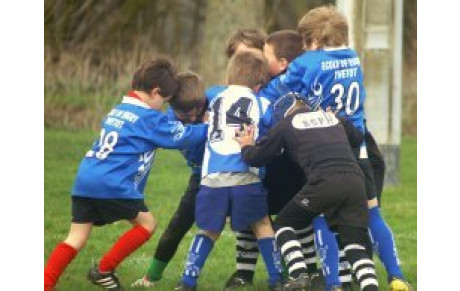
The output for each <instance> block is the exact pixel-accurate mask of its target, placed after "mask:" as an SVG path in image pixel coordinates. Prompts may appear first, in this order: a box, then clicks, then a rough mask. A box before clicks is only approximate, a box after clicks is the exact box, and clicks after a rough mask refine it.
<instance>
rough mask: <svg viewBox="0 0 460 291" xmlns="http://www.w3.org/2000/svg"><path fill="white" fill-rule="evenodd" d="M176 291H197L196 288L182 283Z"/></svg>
mask: <svg viewBox="0 0 460 291" xmlns="http://www.w3.org/2000/svg"><path fill="white" fill-rule="evenodd" d="M174 290H176V291H196V286H189V285H187V284H185V283H184V282H182V281H181V282H180V283H179V284H177V286H176V287H175V288H174Z"/></svg>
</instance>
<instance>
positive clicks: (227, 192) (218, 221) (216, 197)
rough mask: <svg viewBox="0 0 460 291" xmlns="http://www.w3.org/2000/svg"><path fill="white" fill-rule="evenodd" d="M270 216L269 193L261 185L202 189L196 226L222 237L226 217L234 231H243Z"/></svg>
mask: <svg viewBox="0 0 460 291" xmlns="http://www.w3.org/2000/svg"><path fill="white" fill-rule="evenodd" d="M266 215H268V203H267V192H266V191H265V189H264V188H263V186H262V183H255V184H249V185H241V186H233V187H222V188H211V187H207V186H201V187H200V191H199V192H198V194H197V196H196V207H195V217H196V224H197V225H198V227H199V228H200V229H202V230H207V231H212V232H218V233H220V232H221V231H222V230H223V229H224V226H225V220H226V217H227V216H230V217H231V227H232V229H233V230H236V231H242V230H245V229H247V228H248V227H249V226H250V225H251V224H253V223H255V222H256V221H258V220H260V219H262V218H264V217H265V216H266Z"/></svg>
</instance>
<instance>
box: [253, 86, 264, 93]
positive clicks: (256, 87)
mask: <svg viewBox="0 0 460 291" xmlns="http://www.w3.org/2000/svg"><path fill="white" fill-rule="evenodd" d="M260 87H262V85H261V84H259V85H257V86H255V87H254V88H252V91H254V93H257V92H259V90H260Z"/></svg>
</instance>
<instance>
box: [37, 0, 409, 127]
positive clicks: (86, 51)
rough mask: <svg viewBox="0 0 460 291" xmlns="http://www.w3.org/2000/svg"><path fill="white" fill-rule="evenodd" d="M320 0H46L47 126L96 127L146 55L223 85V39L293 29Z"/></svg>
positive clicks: (406, 38) (405, 101)
mask: <svg viewBox="0 0 460 291" xmlns="http://www.w3.org/2000/svg"><path fill="white" fill-rule="evenodd" d="M334 2H335V1H328V0H326V1H324V0H323V1H321V0H302V1H301V0H251V1H244V0H220V1H218V0H154V1H153V0H129V1H128V0H45V2H44V5H45V15H44V27H45V56H44V63H45V126H47V127H66V128H82V127H85V128H88V127H96V126H97V125H98V123H99V121H100V119H101V116H103V115H104V114H105V113H106V111H107V110H108V109H109V108H110V107H111V106H113V105H114V104H116V103H117V102H119V100H120V96H121V95H122V94H124V93H126V91H127V90H128V89H129V88H130V83H131V74H132V73H133V71H134V70H135V68H136V67H137V66H138V65H139V64H140V63H141V62H142V61H143V60H145V59H148V58H151V57H154V56H155V55H158V54H167V55H169V56H171V58H172V59H173V60H174V61H175V62H176V64H177V65H178V67H179V69H180V70H193V71H196V72H198V73H200V74H201V75H203V77H204V80H205V82H206V84H207V85H210V84H216V83H222V81H223V79H224V68H225V65H226V58H225V56H224V50H225V46H226V42H227V39H228V37H229V36H230V35H231V34H232V33H233V32H234V31H235V30H236V29H237V28H240V27H241V28H242V27H251V28H257V29H261V30H263V31H265V32H267V33H270V32H272V31H275V30H279V29H295V28H296V26H297V21H298V19H299V18H300V17H301V16H302V15H303V14H305V13H306V11H308V10H309V9H311V8H314V7H317V6H320V5H324V4H333V3H334ZM403 72H404V74H403V75H404V79H403V85H404V86H403V130H404V134H406V135H407V134H409V135H416V131H417V81H416V80H417V2H416V0H405V1H404V67H403Z"/></svg>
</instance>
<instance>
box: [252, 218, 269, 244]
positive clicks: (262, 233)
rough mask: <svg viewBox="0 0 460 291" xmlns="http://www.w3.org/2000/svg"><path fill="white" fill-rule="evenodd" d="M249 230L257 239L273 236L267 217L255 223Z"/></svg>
mask: <svg viewBox="0 0 460 291" xmlns="http://www.w3.org/2000/svg"><path fill="white" fill-rule="evenodd" d="M251 228H252V230H253V232H254V234H255V235H256V237H257V238H258V239H260V238H263V237H272V236H274V235H275V232H274V231H273V226H272V223H271V221H270V218H269V217H268V216H265V217H264V218H262V219H261V220H258V221H256V222H255V223H254V224H252V225H251Z"/></svg>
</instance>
